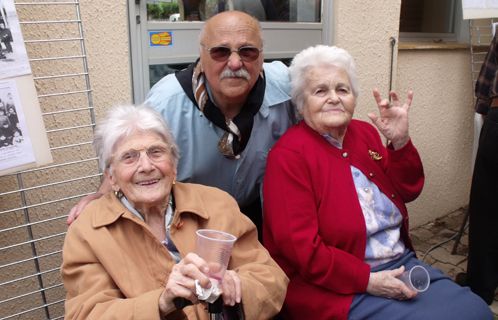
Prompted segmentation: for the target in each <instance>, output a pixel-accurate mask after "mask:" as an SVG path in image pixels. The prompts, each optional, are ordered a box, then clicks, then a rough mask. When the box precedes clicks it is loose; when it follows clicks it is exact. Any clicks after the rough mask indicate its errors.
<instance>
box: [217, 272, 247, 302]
mask: <svg viewBox="0 0 498 320" xmlns="http://www.w3.org/2000/svg"><path fill="white" fill-rule="evenodd" d="M221 292H222V293H221V296H222V297H223V303H225V305H231V306H234V305H235V304H236V303H240V300H241V298H242V289H241V285H240V278H239V275H238V274H237V272H235V271H233V270H227V271H226V272H225V276H224V277H223V282H222V283H221Z"/></svg>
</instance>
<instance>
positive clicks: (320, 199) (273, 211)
mask: <svg viewBox="0 0 498 320" xmlns="http://www.w3.org/2000/svg"><path fill="white" fill-rule="evenodd" d="M369 150H371V151H374V152H377V153H378V154H379V155H380V156H381V157H382V159H380V160H374V159H373V157H372V156H370V154H369ZM351 165H353V166H355V167H356V168H358V169H359V170H361V171H362V172H363V173H364V174H365V175H366V176H367V177H370V179H371V180H372V181H373V182H374V183H375V184H376V185H377V186H378V187H379V189H380V190H381V191H382V192H384V194H386V195H387V196H389V197H390V198H391V200H392V201H393V202H394V204H395V205H396V206H397V207H398V209H399V210H400V211H401V214H402V215H403V218H404V219H403V221H404V224H403V225H402V227H401V238H402V239H403V241H404V243H405V245H406V247H407V248H409V249H411V250H413V246H412V244H411V241H410V238H409V235H408V216H407V210H406V206H405V203H406V202H409V201H413V200H415V199H416V198H417V197H418V195H419V194H420V192H421V191H422V187H423V184H424V172H423V168H422V162H421V160H420V156H419V154H418V152H417V150H416V149H415V147H414V146H413V144H412V142H411V140H410V141H409V142H408V144H407V145H406V146H404V147H403V148H402V149H399V150H393V149H392V146H388V147H387V148H386V147H384V146H383V144H382V141H381V139H380V136H379V133H378V132H377V130H376V129H375V128H374V127H373V126H372V125H370V124H368V123H366V122H363V121H358V120H352V121H351V123H350V124H349V126H348V129H347V133H346V136H345V138H344V143H343V149H338V148H336V147H334V146H332V145H331V144H329V143H328V142H327V141H326V140H325V139H324V138H323V137H322V136H321V135H320V134H319V133H318V132H316V131H315V130H313V129H311V128H310V127H309V126H308V125H307V124H306V123H305V122H304V121H301V122H300V123H299V124H297V125H295V126H293V127H291V128H290V129H289V130H288V131H287V132H286V133H285V134H284V135H283V136H282V137H281V138H280V140H279V141H278V142H277V143H276V144H275V146H274V147H273V148H272V150H271V151H270V153H269V155H268V160H267V165H266V175H265V180H264V184H263V196H264V225H263V239H264V245H265V247H266V248H267V249H268V251H269V252H270V254H271V256H272V257H273V259H275V261H276V262H277V263H278V264H279V265H280V267H281V268H282V269H283V270H284V271H285V273H286V274H287V276H288V277H289V279H290V284H289V287H288V289H287V296H286V300H285V304H284V307H283V309H282V315H283V316H284V317H285V318H286V319H347V315H348V312H349V307H350V305H351V301H352V300H353V295H354V294H355V293H364V292H365V290H366V288H367V284H368V280H369V277H370V266H369V265H368V264H366V263H365V262H364V258H365V247H366V240H367V237H366V235H367V230H366V225H365V219H364V217H363V212H362V210H361V207H360V203H359V200H358V196H357V193H356V189H355V185H354V182H353V177H352V174H351V168H350V166H351Z"/></svg>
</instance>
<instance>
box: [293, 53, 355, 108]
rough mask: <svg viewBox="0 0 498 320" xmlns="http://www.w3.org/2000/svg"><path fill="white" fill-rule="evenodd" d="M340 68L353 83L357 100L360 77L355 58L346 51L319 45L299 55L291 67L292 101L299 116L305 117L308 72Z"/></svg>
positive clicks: (352, 87) (352, 88)
mask: <svg viewBox="0 0 498 320" xmlns="http://www.w3.org/2000/svg"><path fill="white" fill-rule="evenodd" d="M332 66H334V67H338V68H341V69H344V70H345V71H346V72H347V74H348V77H349V82H350V83H351V90H352V91H353V96H354V98H355V100H356V98H358V95H359V93H360V87H359V85H358V77H357V75H356V67H355V63H354V59H353V57H352V56H351V55H350V54H349V52H347V51H346V50H344V49H341V48H338V47H336V46H325V45H317V46H314V47H309V48H307V49H304V50H303V51H301V52H300V53H298V54H297V55H296V56H295V57H294V59H293V60H292V64H291V66H290V67H289V73H290V77H291V99H292V102H293V103H294V105H295V106H296V109H297V112H298V114H299V115H301V116H302V115H303V107H304V100H305V98H306V97H305V95H304V91H305V90H306V88H307V87H308V86H307V81H308V72H309V71H310V70H311V69H313V68H315V67H332Z"/></svg>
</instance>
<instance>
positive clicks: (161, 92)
mask: <svg viewBox="0 0 498 320" xmlns="http://www.w3.org/2000/svg"><path fill="white" fill-rule="evenodd" d="M172 99H175V100H183V99H189V98H188V97H187V95H186V94H185V91H184V90H183V88H182V86H181V85H180V83H179V82H178V79H177V78H176V76H175V75H174V74H169V75H167V76H165V77H164V78H162V79H161V80H160V81H159V82H158V83H156V84H155V85H154V86H153V87H152V88H151V89H150V91H149V94H147V97H146V98H145V102H144V104H146V105H148V106H151V107H154V108H155V107H156V106H160V105H162V104H165V103H167V102H169V101H170V100H172Z"/></svg>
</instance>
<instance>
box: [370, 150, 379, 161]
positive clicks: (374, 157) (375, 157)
mask: <svg viewBox="0 0 498 320" xmlns="http://www.w3.org/2000/svg"><path fill="white" fill-rule="evenodd" d="M368 153H369V154H370V157H372V159H373V160H380V159H382V156H381V155H380V154H379V153H378V152H375V151H372V150H368Z"/></svg>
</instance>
